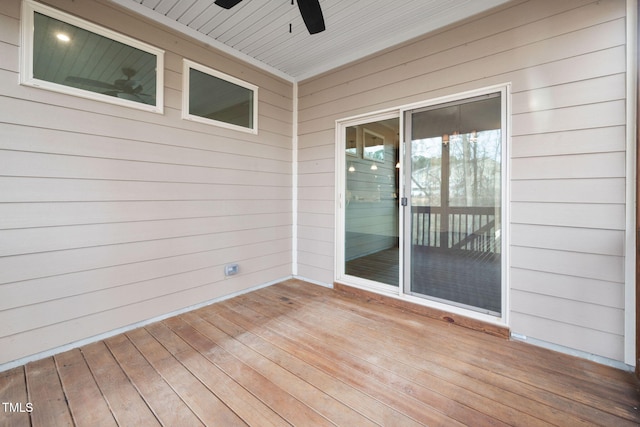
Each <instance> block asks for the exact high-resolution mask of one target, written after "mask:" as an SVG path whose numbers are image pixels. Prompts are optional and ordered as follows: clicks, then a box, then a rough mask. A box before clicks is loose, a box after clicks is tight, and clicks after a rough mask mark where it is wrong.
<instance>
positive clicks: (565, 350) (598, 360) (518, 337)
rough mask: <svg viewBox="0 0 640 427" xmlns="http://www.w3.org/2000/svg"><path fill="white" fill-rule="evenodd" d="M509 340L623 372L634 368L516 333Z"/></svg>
mask: <svg viewBox="0 0 640 427" xmlns="http://www.w3.org/2000/svg"><path fill="white" fill-rule="evenodd" d="M511 339H512V340H515V341H521V342H524V343H528V344H532V345H535V346H538V347H542V348H546V349H548V350H553V351H557V352H559V353H564V354H568V355H570V356H575V357H579V358H581V359H587V360H590V361H592V362H596V363H599V364H601V365H606V366H611V367H612V368H616V369H621V370H623V371H630V372H633V371H634V369H635V368H634V367H633V366H630V365H627V364H626V363H624V362H621V361H619V360H614V359H609V358H608V357H604V356H598V355H596V354H592V353H588V352H586V351H581V350H576V349H573V348H569V347H564V346H562V345H559V344H554V343H550V342H547V341H543V340H539V339H536V338H531V337H527V336H526V335H522V334H519V333H517V332H511Z"/></svg>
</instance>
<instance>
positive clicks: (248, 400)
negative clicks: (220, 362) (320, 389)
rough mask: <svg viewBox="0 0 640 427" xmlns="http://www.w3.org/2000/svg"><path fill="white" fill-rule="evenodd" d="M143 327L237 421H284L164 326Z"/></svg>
mask: <svg viewBox="0 0 640 427" xmlns="http://www.w3.org/2000/svg"><path fill="white" fill-rule="evenodd" d="M146 329H147V330H148V331H149V332H150V333H151V334H152V335H153V336H154V337H155V338H156V339H157V340H158V341H159V342H160V343H161V344H162V345H163V346H164V347H166V348H167V350H169V351H170V352H171V353H172V354H173V355H174V356H175V357H176V359H178V360H179V361H180V363H182V364H183V365H184V366H185V367H186V368H187V369H188V370H189V371H190V372H191V373H192V374H193V375H194V376H196V377H197V378H198V380H199V381H201V382H202V384H204V385H205V386H206V387H207V388H208V389H209V390H211V391H212V392H213V393H215V395H216V396H217V397H218V399H220V401H221V402H223V403H224V404H225V405H226V406H227V407H228V408H229V409H231V410H232V411H233V412H234V415H235V416H236V417H237V418H238V421H239V422H240V423H242V424H245V423H246V424H249V425H260V423H262V425H286V424H287V423H286V422H285V421H284V420H283V419H282V418H281V417H280V416H279V415H277V414H276V413H274V412H273V411H272V410H271V409H270V408H269V407H267V406H266V405H265V404H264V403H262V402H261V401H259V400H258V399H257V398H256V397H255V396H253V395H252V394H250V393H249V392H248V391H247V390H246V389H244V388H243V387H241V386H240V385H239V384H238V383H236V382H234V381H233V380H232V379H231V378H229V377H228V376H227V375H226V374H225V373H224V372H222V371H220V370H219V369H218V368H217V367H216V366H215V365H213V364H212V363H211V362H209V361H208V360H207V359H206V358H205V357H204V356H202V355H201V354H200V353H198V352H196V351H195V350H194V349H193V348H192V347H191V346H190V345H189V344H187V343H186V342H185V341H183V340H182V339H181V338H180V337H178V336H177V335H176V334H175V333H173V331H171V330H170V329H169V328H168V327H167V326H166V325H164V324H162V323H154V324H152V325H149V326H147V328H146ZM236 424H237V423H236Z"/></svg>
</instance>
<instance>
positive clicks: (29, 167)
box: [0, 0, 293, 365]
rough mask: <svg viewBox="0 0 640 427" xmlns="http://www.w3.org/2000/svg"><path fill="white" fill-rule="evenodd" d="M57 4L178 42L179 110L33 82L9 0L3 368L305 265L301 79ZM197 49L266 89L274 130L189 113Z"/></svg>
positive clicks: (1, 268) (2, 110) (173, 46)
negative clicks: (296, 132)
mask: <svg viewBox="0 0 640 427" xmlns="http://www.w3.org/2000/svg"><path fill="white" fill-rule="evenodd" d="M48 3H49V4H52V5H53V6H54V7H55V6H57V7H59V8H60V9H61V10H64V11H67V12H69V13H71V14H74V15H77V16H79V17H81V18H84V19H87V20H89V21H92V22H95V23H98V24H100V25H103V26H105V27H107V28H110V29H113V30H115V31H118V32H121V33H123V34H126V35H128V36H131V37H133V38H136V39H139V40H141V41H144V42H146V43H149V44H151V45H154V46H157V47H159V48H161V49H164V50H165V88H164V90H165V113H164V114H162V115H161V114H153V113H147V112H143V111H139V110H135V109H130V108H126V107H119V106H114V105H111V104H105V103H100V102H96V101H91V100H86V99H81V98H76V97H73V96H68V95H63V94H58V93H54V92H49V91H45V90H40V89H36V88H31V87H24V86H20V85H18V65H19V44H20V33H19V28H20V1H19V0H6V1H2V2H0V365H2V364H3V363H6V362H10V361H13V360H17V359H19V358H22V357H25V356H29V355H33V354H36V353H38V352H42V351H46V350H48V349H52V348H56V347H59V346H61V345H65V344H68V343H72V342H74V341H77V340H81V339H86V338H89V337H92V336H95V335H98V334H102V333H106V332H108V331H110V330H114V329H117V328H121V327H125V326H127V325H130V324H133V323H136V322H140V321H144V320H146V319H149V318H153V317H156V316H160V315H163V314H165V313H169V312H172V311H175V310H179V309H182V308H184V307H188V306H191V305H194V304H198V303H201V302H204V301H208V300H211V299H214V298H218V297H221V296H224V295H227V294H231V293H234V292H238V291H241V290H244V289H247V288H251V287H254V286H257V285H260V284H264V283H268V282H271V281H274V280H278V279H281V278H285V277H288V276H290V275H291V259H292V257H291V246H292V245H291V237H292V230H291V226H292V212H291V206H292V203H291V194H292V193H291V182H292V177H291V170H292V165H291V159H292V151H291V150H292V146H291V141H292V135H291V129H292V117H293V115H292V105H293V102H292V92H293V91H292V84H291V83H289V82H286V81H283V80H281V79H279V78H277V77H274V76H271V75H269V74H267V73H265V72H263V71H260V70H257V69H255V68H252V67H249V66H247V65H245V64H243V63H242V62H240V61H237V60H234V59H231V58H229V57H227V56H224V55H223V54H220V53H218V52H216V51H214V50H212V49H210V48H207V47H205V46H203V45H202V43H198V42H195V41H192V40H189V39H187V38H185V37H184V36H181V35H178V34H176V33H174V32H172V31H170V30H167V29H165V28H163V27H161V26H159V25H157V24H153V23H151V22H149V21H145V20H143V19H141V18H139V17H137V16H134V15H132V13H131V12H125V11H123V10H121V9H119V8H118V7H117V6H114V5H113V4H111V3H110V2H108V1H104V0H101V1H82V2H68V1H63V0H55V1H50V2H48ZM183 58H188V59H191V60H194V61H196V62H199V63H202V64H204V65H207V66H209V67H211V68H215V69H218V70H220V71H222V72H224V73H227V74H230V75H233V76H237V77H238V78H241V79H243V80H245V81H248V82H250V83H253V84H255V85H257V86H259V133H258V135H252V134H248V133H244V132H236V131H233V130H227V129H223V128H219V127H215V126H210V125H205V124H199V123H194V122H189V121H185V120H182V119H181V96H182V95H181V93H182V88H181V86H182V76H181V74H182V59H183ZM228 263H238V264H239V265H240V274H239V275H237V276H234V277H230V278H226V277H225V276H224V265H225V264H228Z"/></svg>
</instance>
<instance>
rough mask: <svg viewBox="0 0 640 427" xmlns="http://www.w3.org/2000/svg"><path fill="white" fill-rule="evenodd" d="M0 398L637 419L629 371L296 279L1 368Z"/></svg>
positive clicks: (225, 410)
mask: <svg viewBox="0 0 640 427" xmlns="http://www.w3.org/2000/svg"><path fill="white" fill-rule="evenodd" d="M83 356H84V359H83ZM56 367H57V369H56ZM25 372H26V374H25ZM0 397H1V398H2V399H3V400H5V399H6V400H9V401H13V402H20V401H24V402H27V401H29V402H32V403H33V407H34V412H33V413H32V414H31V418H32V420H33V425H46V426H48V425H65V422H66V423H67V425H71V424H72V423H73V422H75V424H76V425H113V424H114V419H115V421H117V422H118V423H120V424H121V425H122V424H126V425H130V424H131V423H132V422H133V423H135V424H134V425H145V422H148V421H151V422H152V423H154V425H158V424H159V423H163V424H164V425H202V424H204V425H225V426H226V425H255V426H260V427H262V426H273V425H278V426H280V425H282V426H286V425H310V424H311V425H329V424H337V425H358V426H360V425H385V426H387V425H388V426H402V427H406V426H414V425H419V424H427V425H447V426H449V425H453V426H456V425H474V426H476V425H479V426H484V425H514V426H519V425H521V426H527V427H529V426H547V425H571V426H574V425H575V426H583V425H584V426H587V425H589V426H590V425H606V426H609V425H611V426H613V425H615V426H616V427H617V426H621V427H626V426H635V425H638V423H640V414H639V413H638V410H637V408H638V402H639V401H640V383H638V381H637V379H635V377H634V376H633V374H632V373H630V372H625V371H621V370H618V369H614V368H611V367H608V366H604V365H600V364H597V363H593V362H591V361H588V360H584V359H579V358H575V357H571V356H568V355H566V354H561V353H556V352H552V351H549V350H546V349H544V348H539V347H535V346H531V345H527V344H525V343H522V342H512V341H509V340H505V339H503V338H499V337H495V336H492V335H489V334H483V333H478V332H477V331H473V330H470V329H468V328H463V327H458V326H456V325H452V324H449V323H445V322H442V321H440V320H437V319H432V318H429V317H427V316H421V315H418V314H416V313H414V312H411V311H409V310H404V309H399V308H397V307H393V306H389V305H385V304H381V303H379V302H378V301H376V300H370V299H366V298H363V297H362V296H358V297H354V296H349V295H345V294H342V293H339V292H336V291H335V290H331V289H327V288H324V287H319V286H314V285H311V284H309V283H305V282H302V281H299V280H294V279H291V280H288V281H285V282H283V283H280V284H277V285H274V286H271V287H267V288H263V289H260V290H258V291H255V292H252V293H249V294H244V295H241V296H238V297H235V298H233V299H230V300H226V301H224V302H220V303H216V304H213V305H211V306H207V307H204V308H201V309H199V310H197V311H194V312H190V313H185V314H182V315H180V316H177V317H175V318H171V319H167V320H165V321H163V322H159V323H156V324H152V325H148V326H147V327H145V328H140V329H136V330H133V331H130V332H127V333H126V334H123V335H118V336H115V337H112V338H109V339H107V340H105V341H101V342H98V343H95V344H91V345H88V346H85V347H83V348H82V349H75V350H71V351H69V352H65V353H62V354H58V355H56V356H55V357H54V358H46V359H43V360H41V361H37V362H32V363H30V364H28V365H27V366H25V367H24V368H18V369H14V370H11V371H8V372H4V373H0ZM65 398H67V399H68V402H65ZM89 412H93V413H89ZM111 412H112V413H113V414H112V413H111ZM142 413H145V414H147V415H149V416H150V418H145V417H141V414H142ZM3 415H4V414H3ZM22 415H23V416H22V417H21V418H20V419H19V420H18V418H9V417H0V425H2V426H4V425H13V424H14V423H17V425H30V419H29V414H22ZM136 418H142V419H137V420H136ZM16 420H18V421H16ZM20 423H22V424H20Z"/></svg>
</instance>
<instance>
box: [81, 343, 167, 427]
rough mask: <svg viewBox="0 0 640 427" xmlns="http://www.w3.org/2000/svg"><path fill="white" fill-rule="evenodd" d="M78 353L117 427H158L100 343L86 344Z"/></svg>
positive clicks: (150, 412) (151, 414) (156, 420)
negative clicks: (126, 426)
mask: <svg viewBox="0 0 640 427" xmlns="http://www.w3.org/2000/svg"><path fill="white" fill-rule="evenodd" d="M81 350H82V354H83V355H84V357H85V359H86V361H87V364H88V365H89V368H90V369H91V372H92V373H93V376H94V377H95V379H96V383H97V384H98V387H99V388H100V391H101V392H102V394H103V395H104V397H105V400H106V401H107V403H108V404H109V407H110V408H111V410H112V412H113V414H114V416H115V418H116V421H117V423H118V424H119V425H135V426H159V425H160V423H159V422H158V419H157V418H156V416H155V414H154V413H153V412H152V411H151V410H150V409H149V407H148V406H147V404H146V403H145V401H144V399H142V397H141V396H140V394H139V393H138V391H137V390H136V389H135V388H134V387H133V385H132V384H131V382H130V381H129V379H128V378H127V376H126V375H125V374H124V372H123V371H122V369H121V368H120V366H119V365H118V362H117V361H116V360H115V359H114V358H113V355H112V354H111V353H110V352H109V349H108V348H107V347H106V345H105V343H104V342H102V341H101V342H97V343H94V344H89V345H87V346H85V347H82V349H81Z"/></svg>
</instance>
